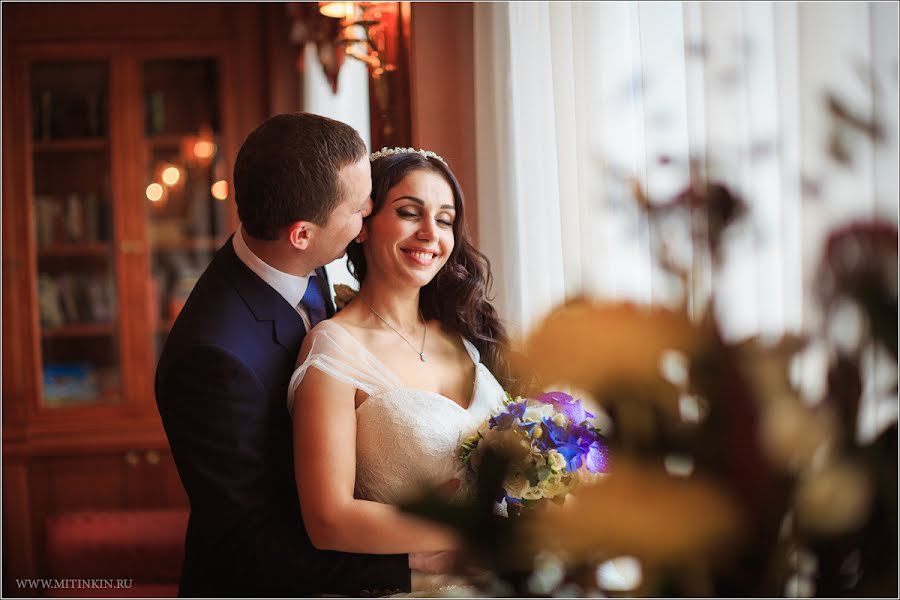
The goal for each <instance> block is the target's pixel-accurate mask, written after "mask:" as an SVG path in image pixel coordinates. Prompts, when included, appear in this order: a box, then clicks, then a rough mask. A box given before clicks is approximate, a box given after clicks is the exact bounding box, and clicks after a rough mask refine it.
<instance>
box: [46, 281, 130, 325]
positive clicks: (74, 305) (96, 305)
mask: <svg viewBox="0 0 900 600" xmlns="http://www.w3.org/2000/svg"><path fill="white" fill-rule="evenodd" d="M115 300H116V299H115V290H114V287H113V281H112V279H111V278H110V277H109V276H106V275H80V276H79V275H73V274H71V273H65V274H62V275H49V274H47V273H41V274H40V275H39V276H38V304H39V310H40V317H41V324H42V325H43V326H45V327H60V326H63V325H69V324H73V323H111V322H112V321H113V317H114V315H115V310H116V306H115Z"/></svg>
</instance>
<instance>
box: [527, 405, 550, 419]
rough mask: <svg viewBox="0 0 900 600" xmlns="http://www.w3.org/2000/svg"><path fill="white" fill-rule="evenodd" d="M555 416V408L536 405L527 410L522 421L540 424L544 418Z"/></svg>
mask: <svg viewBox="0 0 900 600" xmlns="http://www.w3.org/2000/svg"><path fill="white" fill-rule="evenodd" d="M552 416H553V406H552V405H550V404H536V405H534V406H529V407H527V408H526V409H525V414H524V415H522V420H523V421H525V422H529V421H530V422H532V423H540V422H541V420H542V419H543V418H544V417H552Z"/></svg>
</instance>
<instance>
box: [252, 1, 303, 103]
mask: <svg viewBox="0 0 900 600" xmlns="http://www.w3.org/2000/svg"><path fill="white" fill-rule="evenodd" d="M261 7H262V9H263V14H264V17H265V24H264V28H265V34H264V38H265V44H266V54H265V65H266V67H267V68H268V80H269V97H268V107H267V108H268V114H267V115H266V116H267V117H268V116H272V115H277V114H281V113H289V112H296V111H298V110H300V85H301V83H300V82H301V78H300V73H299V71H298V70H297V64H296V63H297V51H296V49H294V47H293V46H292V45H291V42H290V33H291V21H290V19H288V18H287V14H286V10H285V5H284V4H282V3H280V2H277V3H271V4H270V3H266V4H262V5H261Z"/></svg>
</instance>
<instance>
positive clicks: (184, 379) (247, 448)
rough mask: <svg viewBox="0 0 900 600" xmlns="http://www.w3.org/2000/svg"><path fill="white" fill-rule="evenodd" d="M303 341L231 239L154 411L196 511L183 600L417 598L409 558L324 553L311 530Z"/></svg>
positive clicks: (190, 312)
mask: <svg viewBox="0 0 900 600" xmlns="http://www.w3.org/2000/svg"><path fill="white" fill-rule="evenodd" d="M317 273H318V275H319V277H317V278H316V280H317V281H319V282H321V283H323V284H324V286H323V287H324V289H325V290H326V291H325V297H326V298H327V299H328V300H329V316H331V314H333V312H334V309H333V306H332V305H331V304H330V294H329V293H328V292H327V280H326V279H325V272H324V270H323V269H320V270H318V271H317ZM305 335H306V330H305V328H304V326H303V321H302V320H301V318H300V315H299V314H297V311H296V310H295V309H294V307H292V306H290V304H289V303H288V302H286V301H285V300H284V298H283V297H282V296H281V295H279V294H278V292H276V291H275V290H274V289H273V288H272V287H271V286H269V285H268V284H267V283H265V282H264V281H263V280H262V279H260V278H259V277H258V276H257V275H256V274H255V273H254V272H253V271H251V270H250V269H249V268H248V267H247V266H246V265H244V263H243V262H241V260H240V259H239V258H238V257H237V255H236V254H235V252H234V247H233V245H232V241H231V240H230V239H229V240H228V242H227V243H226V244H225V245H224V246H223V247H222V248H221V249H220V250H219V251H218V252H217V253H216V255H215V257H214V258H213V261H212V263H210V265H209V267H208V268H207V269H206V271H205V272H204V274H203V276H202V277H201V278H200V280H199V281H198V282H197V285H196V286H195V287H194V290H193V292H192V293H191V295H190V297H189V298H188V300H187V303H186V304H185V306H184V308H183V309H182V311H181V314H180V315H179V316H178V319H177V320H176V321H175V324H174V326H173V327H172V331H171V333H170V334H169V336H168V339H167V340H166V344H165V347H164V348H163V352H162V355H161V357H160V360H159V364H158V366H157V370H156V402H157V406H158V408H159V413H160V416H161V417H162V422H163V425H164V427H165V430H166V435H167V436H168V439H169V444H170V445H171V448H172V454H173V457H174V459H175V464H176V465H177V467H178V473H179V475H180V477H181V481H182V483H183V484H184V487H185V490H186V491H187V494H188V497H189V499H190V504H191V515H190V520H189V522H188V529H187V535H186V540H185V557H184V567H183V569H182V578H181V586H180V589H179V593H180V594H181V595H182V596H207V597H222V596H309V595H317V594H324V593H332V594H343V595H349V596H360V595H363V594H365V595H369V594H372V592H373V591H375V590H383V591H384V592H394V591H409V586H410V573H409V567H408V557H407V555H405V554H404V555H389V556H385V555H382V556H376V555H362V554H346V553H341V552H330V551H322V550H317V549H316V548H314V547H313V545H312V544H311V543H310V541H309V537H308V536H307V534H306V531H305V529H304V527H303V520H302V517H301V514H300V505H299V501H298V498H297V488H296V485H295V480H294V461H293V453H292V443H291V438H292V433H291V419H290V416H289V414H288V411H287V385H288V382H289V380H290V376H291V373H292V371H293V369H294V365H295V362H296V360H297V353H298V352H299V349H300V344H301V343H302V341H303V338H304V336H305ZM326 451H327V449H325V448H323V449H322V452H323V455H324V454H325V453H326ZM373 595H374V594H373Z"/></svg>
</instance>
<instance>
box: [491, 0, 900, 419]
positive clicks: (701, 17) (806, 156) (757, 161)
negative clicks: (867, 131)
mask: <svg viewBox="0 0 900 600" xmlns="http://www.w3.org/2000/svg"><path fill="white" fill-rule="evenodd" d="M897 7H898V5H897V3H893V2H892V3H863V2H850V3H838V2H833V3H832V2H827V3H824V2H823V3H814V2H809V3H794V2H790V3H770V2H759V3H711V2H709V3H708V2H703V3H698V2H646V3H644V2H640V3H639V2H600V3H591V2H589V3H570V2H552V3H551V2H512V3H476V6H475V43H476V48H475V64H476V122H477V131H476V135H477V152H478V198H479V221H480V231H479V239H480V245H481V248H482V250H483V251H484V252H485V253H486V254H487V256H488V257H489V258H490V260H491V262H492V265H493V271H494V275H495V292H496V294H497V297H496V304H497V305H498V309H499V310H500V312H501V314H502V315H503V316H504V317H505V318H506V320H507V321H508V323H509V324H510V325H511V329H512V330H513V332H514V333H523V332H525V331H527V330H528V328H529V327H531V326H533V325H534V324H535V323H536V322H537V321H538V320H539V319H540V318H541V317H542V316H543V315H544V314H545V313H546V312H547V311H548V310H550V309H551V308H552V307H553V306H555V305H556V304H558V303H560V302H561V301H563V300H564V299H565V298H566V297H567V296H569V295H572V294H576V293H585V294H588V295H592V296H597V297H602V298H608V299H609V298H619V299H623V298H624V299H631V300H634V301H638V302H644V303H665V302H666V301H667V299H668V298H670V297H671V290H672V282H670V281H668V280H667V279H666V277H665V276H664V274H663V273H661V272H659V271H658V270H655V269H654V268H653V267H652V266H651V261H650V246H649V236H648V234H649V231H648V228H649V225H648V223H647V222H646V220H642V219H641V218H640V217H639V215H638V213H637V211H636V210H635V209H634V207H633V206H632V204H631V201H630V199H629V198H630V195H629V191H628V189H627V188H626V187H625V186H624V185H623V183H622V181H623V178H624V177H629V176H631V177H635V178H636V179H638V180H640V181H642V182H643V183H644V184H645V185H646V188H647V191H648V193H649V195H650V196H651V197H652V198H655V199H665V198H666V197H667V196H671V195H672V194H674V193H675V192H677V191H678V190H679V189H682V188H683V187H684V186H685V185H686V184H687V182H688V173H689V171H688V170H689V166H688V162H687V161H686V158H687V157H689V156H699V157H703V158H704V159H705V163H706V165H707V167H708V168H709V169H710V171H711V174H712V176H713V177H714V178H716V179H719V180H720V181H723V182H724V183H726V184H727V185H728V186H729V187H731V188H732V189H734V190H735V191H737V192H738V193H740V194H741V195H742V197H743V198H744V199H745V200H746V201H747V202H748V204H749V208H750V218H749V219H748V220H747V221H746V225H745V227H743V229H739V230H736V231H735V232H734V233H733V235H731V237H730V238H729V242H728V244H727V254H726V265H727V266H726V268H724V269H723V270H722V271H721V272H719V273H718V274H717V275H716V276H715V277H713V275H712V274H711V272H710V268H709V266H708V265H704V264H700V263H698V262H696V261H695V265H696V269H697V273H698V274H699V275H700V276H701V281H705V286H706V288H707V289H709V287H710V286H715V290H716V292H717V294H718V296H719V299H720V304H719V306H720V307H722V310H721V314H720V317H721V323H722V326H723V329H724V331H725V334H726V335H727V336H728V337H730V338H732V339H735V338H742V337H745V336H750V335H756V334H763V335H779V334H781V333H784V332H792V331H793V332H796V331H800V330H810V329H813V328H815V327H816V326H817V323H816V319H817V317H818V315H817V314H816V312H815V310H814V308H813V307H814V303H813V302H811V301H810V299H809V289H810V284H811V283H812V282H811V279H812V277H813V276H814V269H815V266H816V264H817V262H818V260H819V258H820V252H821V247H822V243H823V238H824V235H825V233H826V232H827V231H828V230H829V229H830V228H831V227H833V226H835V225H837V224H840V223H845V222H847V221H848V220H850V219H852V218H869V217H873V216H879V217H883V218H887V219H890V220H891V221H893V222H895V223H896V222H897V219H898V206H900V192H898V167H897V165H898V144H897V137H898V129H897V127H898V121H900V119H898V82H897V81H898V80H897V70H898V66H897V41H898V33H897V19H898V10H897ZM828 93H831V94H833V95H834V96H835V97H836V98H838V99H839V100H840V101H841V102H842V103H843V104H845V105H846V106H847V107H849V108H850V109H851V110H852V111H853V113H854V114H856V115H858V116H859V117H860V118H861V119H864V120H870V119H872V118H877V119H879V120H880V121H881V122H882V124H883V125H884V126H885V130H886V134H887V142H886V143H884V144H875V143H873V141H872V140H871V139H869V138H866V137H865V136H863V135H861V134H859V133H858V132H855V131H847V130H842V132H841V136H842V139H843V141H844V143H845V144H846V147H847V149H848V151H849V153H850V155H851V156H852V163H851V164H850V165H849V166H848V167H841V166H839V165H837V164H836V163H835V161H834V160H833V159H832V158H831V157H830V156H829V152H828V148H829V140H830V136H832V134H833V133H834V120H833V117H832V116H831V115H829V112H828V111H827V109H826V100H825V99H826V94H828ZM667 239H668V238H667ZM676 239H677V236H674V235H673V236H672V241H673V243H674V242H675V241H676ZM673 251H675V252H678V253H680V254H681V255H682V256H686V257H687V258H688V259H690V258H691V253H692V248H691V245H690V243H689V242H688V241H685V243H683V244H682V245H680V246H679V245H677V244H675V245H674V246H673ZM694 308H695V309H696V308H697V307H694ZM808 360H809V361H813V362H815V361H818V363H819V364H818V367H819V368H818V369H815V368H811V365H810V364H807V365H806V368H804V369H801V370H803V371H804V372H808V373H816V371H818V373H817V374H814V375H812V376H809V377H808V379H809V381H808V382H807V385H811V386H816V385H818V386H821V385H822V384H823V382H824V377H822V374H821V367H822V366H823V361H824V355H820V356H818V358H816V357H815V356H814V353H813V354H811V355H810V357H809V359H808ZM807 392H808V394H809V395H810V396H816V395H817V392H818V390H815V389H808V390H807ZM885 406H888V408H887V410H888V411H889V412H890V413H893V414H896V398H894V399H893V402H892V404H891V405H885ZM891 406H893V408H891ZM888 416H890V415H888ZM873 427H874V425H873Z"/></svg>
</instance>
